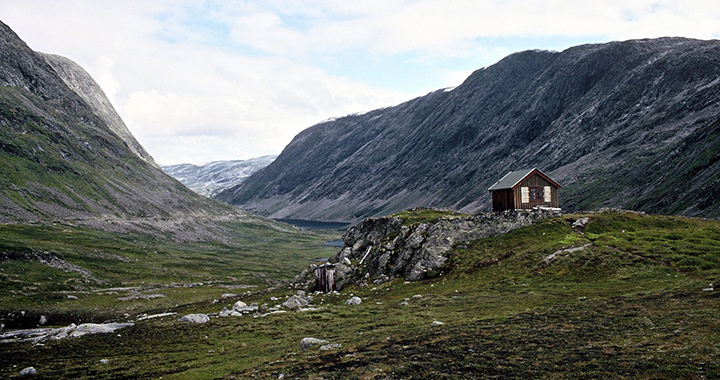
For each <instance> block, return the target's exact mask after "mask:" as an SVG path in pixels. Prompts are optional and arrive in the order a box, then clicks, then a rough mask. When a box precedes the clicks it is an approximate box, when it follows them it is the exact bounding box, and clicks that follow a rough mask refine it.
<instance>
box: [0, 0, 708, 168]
mask: <svg viewBox="0 0 720 380" xmlns="http://www.w3.org/2000/svg"><path fill="white" fill-rule="evenodd" d="M0 20H2V22H4V23H6V24H7V25H9V26H10V27H11V28H12V29H13V30H14V31H15V32H16V33H17V34H18V35H19V36H20V38H22V39H23V40H24V41H25V42H26V43H27V44H28V45H29V46H30V47H31V48H32V49H34V50H37V51H42V52H46V53H54V54H59V55H62V56H65V57H68V58H70V59H72V60H74V61H75V62H77V63H79V64H80V65H81V66H83V67H84V68H85V69H86V70H87V71H88V72H89V73H90V74H91V75H92V76H93V77H94V78H95V80H96V81H97V82H98V83H99V84H100V86H101V87H102V88H103V90H104V91H105V93H106V94H107V96H108V97H109V98H110V100H111V101H112V103H113V105H114V106H115V108H116V110H117V111H118V112H119V113H120V115H121V116H122V118H123V119H124V120H125V123H126V124H127V126H128V127H129V128H130V130H131V131H132V133H133V134H134V135H135V137H136V138H137V139H138V140H139V141H140V143H141V144H142V145H143V146H144V147H145V149H147V151H148V152H149V153H150V154H151V155H152V156H153V157H154V158H155V160H156V161H157V162H158V163H160V164H176V163H184V162H189V163H195V164H201V163H206V162H209V161H216V160H230V159H246V158H251V157H258V156H262V155H267V154H278V153H280V151H281V150H282V149H283V148H284V147H285V145H287V144H288V143H289V142H290V140H292V138H293V137H294V136H295V135H296V134H297V133H298V132H300V131H301V130H303V129H305V128H307V127H310V126H311V125H313V124H316V123H318V122H320V121H322V120H324V119H327V118H330V117H338V116H344V115H347V114H351V113H356V112H364V111H369V110H371V109H376V108H380V107H385V106H390V105H395V104H398V103H400V102H402V101H405V100H408V99H411V98H413V97H416V96H420V95H424V94H426V93H428V92H431V91H434V90H437V89H440V88H444V87H450V86H456V85H459V84H460V83H461V82H462V80H463V79H465V78H466V77H467V76H468V75H469V74H470V73H471V72H472V71H474V70H476V69H479V68H481V67H485V66H489V65H491V64H493V63H495V62H497V61H498V60H500V59H501V58H502V57H504V56H506V55H508V54H510V53H513V52H516V51H521V50H527V49H547V50H563V49H565V48H568V47H570V46H574V45H579V44H583V43H597V42H607V41H613V40H626V39H632V38H652V37H661V36H683V37H693V38H701V39H711V38H719V37H720V1H716V0H706V1H703V0H697V1H682V0H670V1H650V0H647V1H646V0H632V1H627V0H620V1H616V0H603V1H594V2H588V1H559V0H556V1H552V0H542V1H540V0H538V1H514V0H505V1H482V0H474V1H473V0H415V1H412V0H407V1H403V0H378V1H373V0H362V1H355V0H347V1H343V0H335V1H305V0H292V1H290V0H287V1H281V0H257V1H254V0H249V1H229V0H228V1H223V0H216V1H189V0H188V1H184V0H173V1H157V0H153V1H148V0H122V1H105V0H102V1H101V0H93V1H91V0H85V1H83V0H0Z"/></svg>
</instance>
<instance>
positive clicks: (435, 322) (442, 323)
mask: <svg viewBox="0 0 720 380" xmlns="http://www.w3.org/2000/svg"><path fill="white" fill-rule="evenodd" d="M444 324H445V322H440V321H432V323H431V324H430V326H442V325H444Z"/></svg>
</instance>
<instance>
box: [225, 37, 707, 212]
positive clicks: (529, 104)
mask: <svg viewBox="0 0 720 380" xmlns="http://www.w3.org/2000/svg"><path fill="white" fill-rule="evenodd" d="M719 78H720V42H718V41H699V40H689V39H682V38H661V39H652V40H634V41H626V42H613V43H607V44H598V45H583V46H577V47H573V48H570V49H567V50H565V51H563V52H547V51H526V52H522V53H517V54H513V55H510V56H508V57H507V58H505V59H503V60H501V61H500V62H498V63H497V64H495V65H493V66H490V67H488V68H484V69H480V70H478V71H476V72H475V73H473V74H472V75H471V76H470V77H469V78H468V79H467V80H466V81H465V82H464V83H463V84H462V85H461V86H459V87H457V88H455V89H453V90H451V91H437V92H433V93H431V94H428V95H426V96H424V97H420V98H417V99H414V100H411V101H409V102H406V103H403V104H401V105H398V106H396V107H390V108H385V109H379V110H375V111H372V112H369V113H366V114H363V115H351V116H347V117H343V118H340V119H337V120H334V121H330V122H325V123H321V124H318V125H315V126H313V127H311V128H308V129H307V130H305V131H303V132H301V133H300V134H299V135H298V136H297V137H296V138H295V139H294V140H293V141H292V142H291V143H290V144H289V145H288V146H287V147H286V148H285V150H284V151H283V152H282V154H281V155H280V156H279V157H278V158H277V160H276V161H275V162H273V164H271V165H270V166H268V167H267V168H265V169H264V170H261V171H259V172H258V173H256V174H255V175H253V176H252V177H251V178H249V179H248V180H247V181H246V182H244V183H243V184H241V185H239V186H237V187H236V188H234V189H230V190H228V191H225V192H223V193H221V194H220V195H219V196H218V198H219V199H221V200H225V201H228V202H231V203H234V204H238V205H241V206H242V207H244V208H246V209H248V210H253V211H256V212H259V213H262V214H265V215H269V216H272V217H293V218H305V219H324V220H353V221H357V220H360V219H362V218H364V217H367V216H377V215H387V214H390V213H392V212H395V211H398V210H402V209H407V208H411V207H419V206H428V207H449V208H454V209H458V210H461V211H468V212H476V211H482V210H488V209H489V207H490V198H489V194H488V192H487V188H488V187H489V186H491V185H492V184H493V183H494V182H495V181H496V180H498V179H499V178H500V177H502V176H503V175H504V174H505V173H507V172H509V171H512V170H517V169H523V168H530V167H539V168H541V169H542V170H543V171H544V172H545V173H547V174H549V175H550V176H552V177H553V178H554V179H556V180H558V181H559V182H560V183H561V184H562V185H563V189H562V191H561V193H560V202H561V207H563V208H564V209H567V210H584V209H595V208H599V207H623V208H631V209H637V210H643V211H647V212H653V213H668V214H683V215H702V216H710V217H716V216H720V202H718V199H720V179H719V178H720V162H718V159H720V120H719V119H718V117H717V115H718V113H719V112H720V79H719Z"/></svg>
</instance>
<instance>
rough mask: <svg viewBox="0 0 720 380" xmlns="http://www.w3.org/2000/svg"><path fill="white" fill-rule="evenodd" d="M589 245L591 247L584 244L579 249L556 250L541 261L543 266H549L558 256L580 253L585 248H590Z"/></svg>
mask: <svg viewBox="0 0 720 380" xmlns="http://www.w3.org/2000/svg"><path fill="white" fill-rule="evenodd" d="M591 245H592V243H588V244H585V245H581V246H579V247H572V248H565V249H560V250H557V251H555V252H553V253H551V254H550V255H548V256H547V257H545V258H544V259H543V262H544V263H545V265H550V263H551V262H553V261H554V260H555V259H556V258H558V256H560V255H563V254H566V253H573V252H578V251H582V250H584V249H585V248H587V247H589V246H591Z"/></svg>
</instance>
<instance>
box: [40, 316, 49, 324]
mask: <svg viewBox="0 0 720 380" xmlns="http://www.w3.org/2000/svg"><path fill="white" fill-rule="evenodd" d="M47 323H48V320H47V317H46V316H44V315H41V316H40V321H38V325H40V326H45V325H47Z"/></svg>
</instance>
